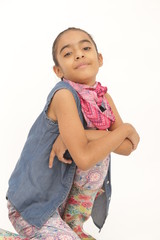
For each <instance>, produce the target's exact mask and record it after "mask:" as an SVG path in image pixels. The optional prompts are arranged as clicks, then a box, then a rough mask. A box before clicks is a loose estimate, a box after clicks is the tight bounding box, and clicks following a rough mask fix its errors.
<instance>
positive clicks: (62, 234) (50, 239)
mask: <svg viewBox="0 0 160 240" xmlns="http://www.w3.org/2000/svg"><path fill="white" fill-rule="evenodd" d="M108 165H109V160H108V157H107V158H106V159H105V160H103V161H102V162H100V163H97V164H96V165H95V166H94V167H93V168H91V169H89V170H88V171H82V170H80V169H77V170H76V174H75V178H74V183H76V185H78V186H80V187H83V188H86V189H90V190H96V189H97V190H99V189H101V187H102V185H103V182H104V179H105V177H106V175H107V171H108ZM66 202H67V200H66ZM66 202H64V203H63V204H62V205H61V206H60V207H59V208H58V209H57V211H56V212H55V213H54V214H53V216H52V217H50V218H49V219H48V221H47V222H46V223H45V224H44V225H43V226H42V228H41V229H38V228H36V227H34V226H31V225H30V224H28V223H27V222H26V221H25V220H24V219H23V218H22V217H21V215H20V214H19V213H18V212H17V211H16V209H15V208H14V207H13V206H12V205H11V203H10V202H8V210H9V219H10V221H11V223H12V225H13V227H14V228H15V230H16V231H17V232H18V233H19V234H20V235H21V236H24V237H25V238H28V239H43V240H44V239H46V240H79V239H80V238H79V237H78V236H77V234H76V233H75V232H74V231H73V230H72V229H71V228H70V227H69V226H68V224H67V223H66V222H64V221H63V219H62V217H61V216H62V215H63V212H64V209H65V205H66Z"/></svg>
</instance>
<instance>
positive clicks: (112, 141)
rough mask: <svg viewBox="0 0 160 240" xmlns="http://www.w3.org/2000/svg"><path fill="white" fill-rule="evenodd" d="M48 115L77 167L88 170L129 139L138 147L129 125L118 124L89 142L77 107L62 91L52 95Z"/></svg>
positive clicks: (70, 97) (70, 95) (66, 92)
mask: <svg viewBox="0 0 160 240" xmlns="http://www.w3.org/2000/svg"><path fill="white" fill-rule="evenodd" d="M48 116H49V117H50V118H52V119H53V120H57V121H58V125H59V130H60V135H61V138H62V141H63V142H64V144H65V145H66V148H67V149H68V151H69V152H70V154H71V156H72V158H73V159H74V161H75V163H76V165H77V166H78V167H79V168H80V169H82V170H87V169H89V168H91V167H92V166H94V165H95V164H96V163H97V162H99V161H101V160H103V159H104V158H105V157H106V156H107V155H108V154H109V153H110V152H112V151H115V149H117V148H118V147H119V146H120V145H121V144H122V143H123V142H124V140H125V139H126V138H127V137H128V138H129V139H130V140H131V141H132V142H134V143H135V147H136V145H138V140H137V137H136V136H135V134H134V128H133V127H132V126H131V125H130V124H121V125H120V126H118V127H117V128H116V129H115V130H113V131H111V132H110V133H109V134H107V135H105V136H103V137H100V138H99V139H96V140H92V141H88V139H87V136H86V133H85V130H84V128H83V125H82V123H81V121H80V118H79V115H78V110H77V106H76V103H75V100H74V97H73V95H72V93H71V92H70V91H69V90H66V89H62V90H59V91H57V92H56V93H55V95H54V97H53V99H52V102H51V104H50V107H49V109H48Z"/></svg>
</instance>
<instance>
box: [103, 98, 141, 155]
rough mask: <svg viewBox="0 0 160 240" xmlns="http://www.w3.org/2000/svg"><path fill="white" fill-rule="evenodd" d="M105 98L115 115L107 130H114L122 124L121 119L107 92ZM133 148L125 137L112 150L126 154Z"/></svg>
mask: <svg viewBox="0 0 160 240" xmlns="http://www.w3.org/2000/svg"><path fill="white" fill-rule="evenodd" d="M106 98H107V101H108V103H109V105H110V106H111V108H112V111H113V113H114V116H115V122H114V123H113V124H112V125H111V127H110V128H109V131H114V130H115V129H116V128H118V127H119V126H120V125H122V124H123V121H122V119H121V117H120V115H119V113H118V110H117V108H116V106H115V104H114V102H113V99H112V98H111V96H110V95H109V94H108V93H107V94H106ZM135 132H136V131H135ZM133 150H134V146H133V143H132V142H131V141H130V140H129V139H128V138H125V139H124V141H123V142H122V143H121V144H120V145H119V146H118V148H116V149H115V150H114V151H113V152H114V153H117V154H121V155H126V156H128V155H129V154H130V153H131V152H132V151H133Z"/></svg>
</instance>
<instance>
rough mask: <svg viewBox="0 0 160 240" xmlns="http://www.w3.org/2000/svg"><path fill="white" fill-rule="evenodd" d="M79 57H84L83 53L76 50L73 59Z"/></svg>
mask: <svg viewBox="0 0 160 240" xmlns="http://www.w3.org/2000/svg"><path fill="white" fill-rule="evenodd" d="M81 58H84V54H83V53H82V52H77V53H76V55H75V59H76V60H79V59H81Z"/></svg>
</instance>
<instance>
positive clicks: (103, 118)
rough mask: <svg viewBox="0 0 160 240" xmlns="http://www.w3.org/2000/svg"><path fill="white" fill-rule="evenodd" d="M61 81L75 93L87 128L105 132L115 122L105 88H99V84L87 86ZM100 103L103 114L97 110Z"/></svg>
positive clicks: (65, 80)
mask: <svg viewBox="0 0 160 240" xmlns="http://www.w3.org/2000/svg"><path fill="white" fill-rule="evenodd" d="M63 81H64V82H68V83H69V84H70V85H71V86H72V87H73V88H74V89H75V90H76V91H77V93H78V95H79V98H80V102H81V107H82V113H83V115H84V118H85V120H86V122H87V126H88V127H89V128H97V129H99V130H107V129H108V128H109V127H110V126H111V124H112V123H113V122H114V121H115V117H114V115H113V112H112V110H111V107H110V105H109V103H108V101H107V99H106V97H105V94H106V92H107V87H103V86H101V84H100V82H96V83H95V85H94V86H88V85H85V84H79V83H75V82H72V81H70V80H67V79H63ZM102 103H103V105H104V108H105V111H104V112H102V111H101V109H100V108H99V107H100V106H101V105H102Z"/></svg>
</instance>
